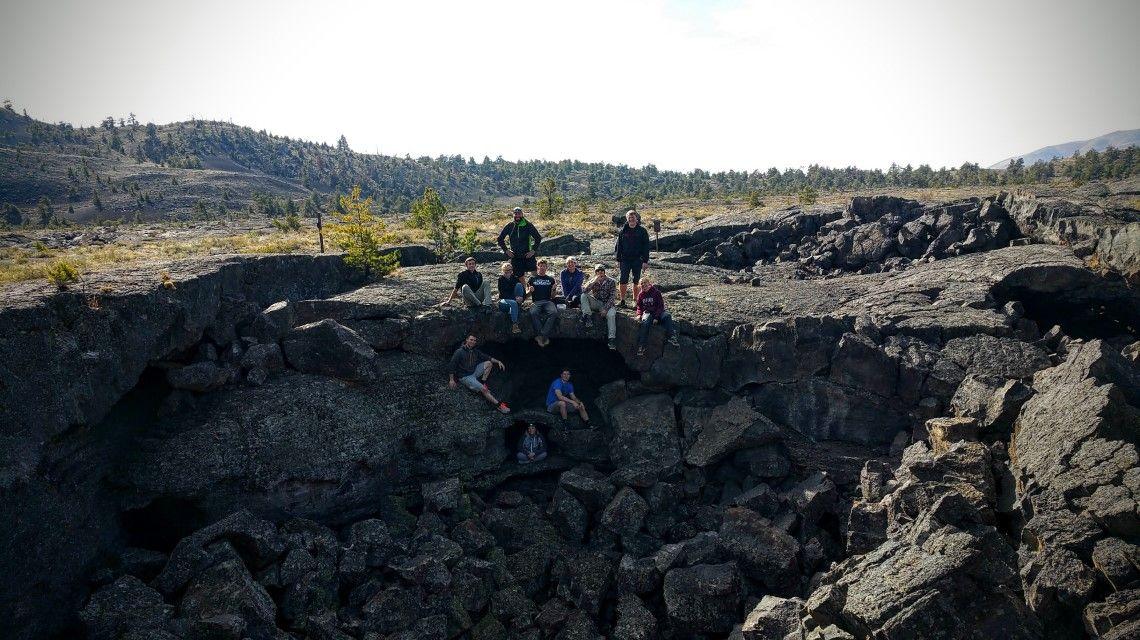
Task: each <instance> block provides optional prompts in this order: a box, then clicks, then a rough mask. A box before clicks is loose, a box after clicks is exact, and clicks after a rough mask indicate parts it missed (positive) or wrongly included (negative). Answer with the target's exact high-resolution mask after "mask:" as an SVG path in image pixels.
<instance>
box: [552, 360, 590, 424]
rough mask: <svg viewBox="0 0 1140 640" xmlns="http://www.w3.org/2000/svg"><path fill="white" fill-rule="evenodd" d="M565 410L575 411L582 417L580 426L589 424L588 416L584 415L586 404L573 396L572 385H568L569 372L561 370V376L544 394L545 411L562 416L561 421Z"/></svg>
mask: <svg viewBox="0 0 1140 640" xmlns="http://www.w3.org/2000/svg"><path fill="white" fill-rule="evenodd" d="M567 409H573V410H576V411H577V412H578V415H579V416H581V417H582V424H589V422H590V415H589V414H588V413H586V403H585V402H582V401H581V400H579V399H578V396H576V395H574V385H572V384H570V370H569V369H563V370H562V375H560V376H558V377H557V378H555V380H554V382H551V383H550V389H549V390H547V392H546V410H547V411H549V412H550V413H555V412H558V413H560V414H562V419H563V420H565V419H566V411H567Z"/></svg>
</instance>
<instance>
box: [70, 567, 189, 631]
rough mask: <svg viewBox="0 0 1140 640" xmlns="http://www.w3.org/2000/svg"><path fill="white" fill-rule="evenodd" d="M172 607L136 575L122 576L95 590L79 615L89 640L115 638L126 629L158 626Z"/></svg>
mask: <svg viewBox="0 0 1140 640" xmlns="http://www.w3.org/2000/svg"><path fill="white" fill-rule="evenodd" d="M173 609H174V608H173V607H171V606H170V605H168V604H166V603H165V602H163V600H162V594H160V593H159V592H157V591H155V590H154V589H152V588H150V587H148V586H147V585H145V584H144V583H143V582H142V581H141V580H139V579H138V578H136V577H134V576H123V577H121V578H119V579H118V580H116V581H115V582H113V583H111V584H109V585H107V586H105V587H103V588H101V589H99V590H98V591H96V592H95V593H94V594H93V595H92V596H91V600H90V601H88V603H87V606H86V607H84V608H83V611H81V612H80V613H79V617H80V619H82V620H83V623H84V624H85V625H86V626H87V634H88V637H90V638H92V640H117V639H118V638H120V637H122V636H124V635H126V634H127V633H130V632H144V631H151V632H153V631H156V630H158V629H161V628H162V627H163V626H164V625H165V624H166V622H167V621H168V620H169V619H170V617H171V615H172V614H173Z"/></svg>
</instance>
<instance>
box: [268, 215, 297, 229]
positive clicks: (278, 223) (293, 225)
mask: <svg viewBox="0 0 1140 640" xmlns="http://www.w3.org/2000/svg"><path fill="white" fill-rule="evenodd" d="M270 222H272V223H273V226H274V227H275V228H276V229H277V230H278V231H280V232H281V233H289V232H290V231H300V230H301V216H299V215H297V214H295V213H289V214H286V215H285V217H284V218H283V219H281V220H278V219H276V218H273V219H272V220H270Z"/></svg>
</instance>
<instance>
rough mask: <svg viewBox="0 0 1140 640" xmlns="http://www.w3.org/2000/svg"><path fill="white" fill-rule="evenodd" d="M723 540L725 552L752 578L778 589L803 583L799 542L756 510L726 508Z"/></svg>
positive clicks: (722, 531) (788, 589) (787, 590)
mask: <svg viewBox="0 0 1140 640" xmlns="http://www.w3.org/2000/svg"><path fill="white" fill-rule="evenodd" d="M719 540H720V546H721V549H722V550H723V552H724V553H725V554H726V555H727V556H728V557H730V558H732V559H733V560H735V561H736V563H739V565H740V568H741V570H742V571H743V572H744V574H745V575H746V576H748V577H749V578H751V579H753V580H756V581H757V582H761V583H763V584H764V585H765V586H767V587H768V588H769V589H772V590H774V591H777V592H789V591H792V590H793V589H795V588H797V587H798V586H799V582H800V573H799V566H800V565H799V553H800V545H799V543H798V542H796V539H795V538H793V537H791V536H789V535H788V534H787V533H785V532H784V531H781V530H780V529H779V528H777V527H775V526H773V525H772V523H771V522H769V521H768V520H767V519H765V518H762V517H760V515H758V514H757V513H755V512H754V511H752V510H750V509H745V508H742V507H734V508H731V509H728V510H727V511H725V514H724V524H723V525H721V528H720V538H719Z"/></svg>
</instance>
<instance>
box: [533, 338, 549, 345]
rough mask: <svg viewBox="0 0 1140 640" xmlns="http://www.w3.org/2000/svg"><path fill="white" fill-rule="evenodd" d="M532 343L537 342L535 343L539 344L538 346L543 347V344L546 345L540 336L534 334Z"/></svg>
mask: <svg viewBox="0 0 1140 640" xmlns="http://www.w3.org/2000/svg"><path fill="white" fill-rule="evenodd" d="M534 343H535V344H537V345H538V346H540V347H545V346H546V345H544V344H542V336H535V337H534Z"/></svg>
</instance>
